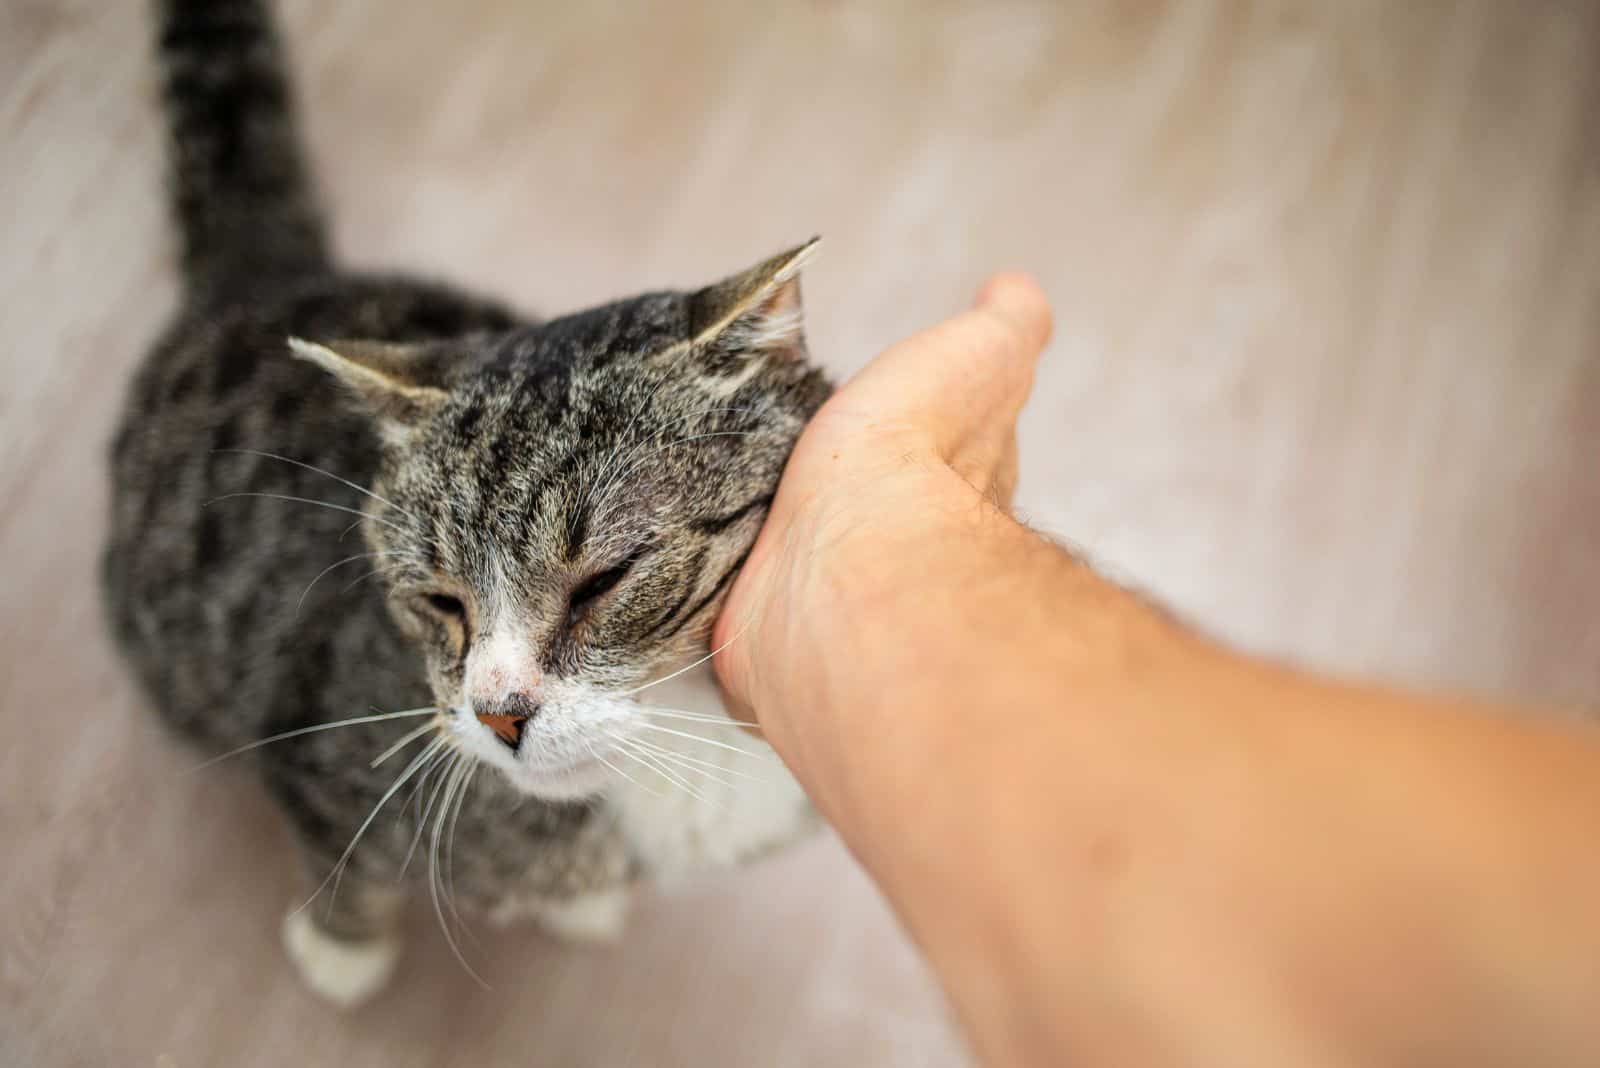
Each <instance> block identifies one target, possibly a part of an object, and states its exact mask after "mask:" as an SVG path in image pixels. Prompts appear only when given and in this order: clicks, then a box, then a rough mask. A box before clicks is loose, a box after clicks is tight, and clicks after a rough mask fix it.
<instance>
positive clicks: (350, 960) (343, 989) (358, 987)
mask: <svg viewBox="0 0 1600 1068" xmlns="http://www.w3.org/2000/svg"><path fill="white" fill-rule="evenodd" d="M283 948H284V949H285V950H287V951H288V954H289V959H290V960H291V961H293V962H294V966H295V969H296V970H297V971H298V972H299V973H300V978H301V979H303V980H304V981H305V984H306V986H308V987H310V988H311V991H312V992H313V993H315V994H316V995H317V996H318V997H320V998H322V999H323V1000H325V1001H327V1002H330V1003H331V1004H333V1005H335V1006H337V1007H338V1008H341V1009H353V1008H355V1007H356V1006H357V1005H360V1004H362V1003H363V1002H365V1001H368V1000H370V999H371V998H372V997H373V995H375V994H377V993H378V992H379V991H380V990H382V989H383V988H384V987H385V986H386V985H388V982H389V977H390V976H391V975H393V974H394V966H395V962H396V961H398V960H399V959H400V939H399V938H398V937H396V936H394V935H390V936H387V937H383V938H372V939H368V940H366V941H364V942H347V941H344V940H342V939H338V938H334V937H333V936H332V935H330V934H328V933H327V932H326V931H324V930H322V928H320V927H318V926H317V923H316V921H315V920H313V919H312V918H311V913H310V910H308V909H298V910H296V911H293V912H291V913H289V914H288V915H287V916H285V917H284V918H283Z"/></svg>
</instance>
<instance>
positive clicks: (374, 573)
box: [339, 564, 405, 594]
mask: <svg viewBox="0 0 1600 1068" xmlns="http://www.w3.org/2000/svg"><path fill="white" fill-rule="evenodd" d="M404 569H405V565H404V564H395V565H393V566H392V567H375V568H373V569H372V570H371V571H368V572H367V573H366V574H365V575H362V576H361V577H360V578H358V579H356V580H355V581H353V582H351V583H350V584H348V585H347V586H345V588H344V589H342V590H340V591H339V593H340V594H346V593H349V592H350V591H351V590H353V589H355V588H356V587H357V586H359V585H361V584H362V583H363V582H365V581H367V580H368V579H370V578H377V577H378V576H379V575H388V574H391V573H392V572H395V571H403V570H404Z"/></svg>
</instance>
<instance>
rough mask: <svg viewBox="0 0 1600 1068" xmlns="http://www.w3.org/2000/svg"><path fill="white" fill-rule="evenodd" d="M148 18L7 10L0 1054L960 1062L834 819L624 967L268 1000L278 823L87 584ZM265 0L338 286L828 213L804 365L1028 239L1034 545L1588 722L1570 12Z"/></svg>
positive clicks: (127, 273) (153, 264) (727, 243)
mask: <svg viewBox="0 0 1600 1068" xmlns="http://www.w3.org/2000/svg"><path fill="white" fill-rule="evenodd" d="M142 7H143V5H141V4H138V3H132V2H128V3H117V4H108V3H104V2H102V0H62V2H51V0H7V2H6V3H5V4H4V5H3V7H0V204H3V206H4V211H3V212H0V323H3V326H4V334H5V340H4V343H3V348H0V351H3V359H4V365H3V374H0V444H3V448H0V499H3V500H4V501H5V502H6V503H5V508H4V509H3V510H0V593H3V597H0V694H3V705H0V730H3V735H0V791H3V793H0V857H3V858H4V860H3V861H0V917H3V919H0V1063H4V1064H6V1065H77V1064H83V1065H113V1064H114V1065H163V1066H177V1068H189V1066H209V1065H281V1064H290V1063H306V1064H319V1065H321V1064H328V1065H334V1064H337V1065H349V1066H379V1065H382V1066H410V1065H447V1064H450V1065H467V1064H471V1065H502V1064H505V1065H509V1064H540V1065H590V1064H592V1065H630V1064H641V1065H684V1066H690V1065H693V1066H706V1065H762V1066H789V1065H886V1066H892V1065H908V1066H909V1065H917V1066H922V1065H942V1064H955V1063H960V1062H961V1061H962V1057H961V1055H960V1053H959V1051H958V1048H957V1046H956V1045H955V1043H954V1040H953V1037H952V1034H951V1031H950V1029H949V1027H948V1025H947V1024H946V1023H944V1022H943V1014H942V1010H941V1008H940V1004H939V1001H938V998H937V996H936V994H935V993H934V991H933V988H932V987H931V984H930V982H929V980H928V978H927V977H926V975H925V974H924V972H923V971H922V969H921V967H920V965H919V964H918V963H917V962H916V959H915V957H914V955H913V954H912V953H911V952H910V950H909V949H908V948H907V947H906V946H905V945H904V943H903V941H902V939H901V936H900V935H899V934H898V933H897V931H896V928H895V926H894V924H893V921H892V920H891V918H890V917H889V915H888V914H887V913H886V911H885V910H884V908H883V906H882V905H881V904H880V903H879V901H878V900H877V898H876V897H875V895H874V892H873V891H872V889H871V888H870V886H869V885H868V884H867V883H866V881H865V880H864V879H863V877H862V876H861V875H860V874H859V873H858V871H857V870H856V868H855V867H854V866H853V865H852V863H851V861H850V860H849V859H848V857H847V856H846V855H845V854H844V852H843V850H842V849H841V848H840V847H839V846H838V845H837V844H836V843H834V842H832V841H824V842H821V843H818V844H815V845H813V846H811V847H809V848H806V849H804V850H802V851H800V852H798V853H796V854H792V855H790V856H787V857H785V858H783V859H781V860H778V861H776V862H773V863H770V864H767V865H765V866H763V867H760V868H758V869H756V870H752V871H750V872H747V873H742V874H740V875H738V876H737V877H733V878H727V879H720V880H713V881H707V882H704V883H701V884H697V885H694V886H691V887H688V888H686V889H685V890H684V891H682V892H680V893H678V894H676V895H674V896H671V897H663V898H661V899H659V900H655V901H653V902H651V903H650V904H649V905H648V906H647V908H646V909H645V910H644V912H643V915H642V916H641V917H640V918H639V923H638V926H637V930H636V932H635V934H634V935H633V936H632V937H631V938H630V939H629V941H628V942H627V943H626V944H624V945H622V946H620V947H618V948H616V949H614V950H606V951H601V952H583V951H575V950H569V949H564V948H560V947H557V946H554V945H552V944H549V943H547V942H545V941H543V940H541V939H540V938H539V937H537V936H536V935H532V934H529V935H526V936H519V937H516V938H513V939H510V940H505V941H503V942H502V941H500V940H498V939H489V938H487V937H486V943H489V944H486V945H484V946H482V947H479V948H473V949H471V952H472V954H473V960H474V961H475V963H476V965H477V967H478V968H479V969H480V970H481V971H482V972H484V974H485V975H486V976H487V977H488V978H489V980H490V982H491V983H492V985H493V986H494V988H495V992H494V994H493V995H491V996H484V995H481V994H480V993H479V992H478V991H477V990H476V988H474V987H473V986H472V985H471V983H470V981H469V980H468V979H467V978H466V977H465V975H464V974H463V973H462V971H461V970H460V969H459V967H458V966H457V965H456V964H455V963H454V961H453V960H451V959H450V957H449V955H448V953H447V951H446V950H445V949H444V947H443V944H442V940H441V939H440V938H439V936H438V934H437V931H436V929H434V928H433V927H431V926H430V925H429V922H428V920H429V918H428V917H427V916H424V915H419V916H418V917H417V923H416V937H415V940H414V943H413V945H412V949H411V953H410V956H409V958H408V959H407V961H406V962H405V971H404V975H403V977H402V979H401V980H400V982H399V983H398V985H397V986H396V987H395V988H394V989H393V990H392V991H391V992H390V993H389V994H388V995H386V996H385V997H384V998H383V999H382V1000H381V1001H379V1002H377V1003H375V1004H374V1005H372V1006H370V1007H369V1008H368V1009H367V1010H365V1011H363V1012H361V1013H359V1014H357V1015H355V1016H353V1017H349V1018H341V1017H338V1016H336V1015H334V1014H332V1013H330V1012H328V1011H327V1010H325V1009H323V1008H322V1007H321V1006H320V1005H318V1004H316V1003H314V1002H313V1001H312V1000H310V999H309V998H308V997H307V996H306V995H305V994H304V993H302V992H301V990H300V989H299V988H298V987H297V985H296V984H295V982H294V980H293V979H292V978H291V977H290V974H289V972H288V970H287V968H286V966H285V965H284V963H283V961H282V959H281V957H280V954H279V950H278V942H277V924H278V919H279V916H280V914H281V911H282V909H283V907H284V906H285V905H286V904H287V903H288V901H289V897H290V892H291V881H290V877H289V873H288V870H287V852H286V847H285V841H284V838H283V835H282V834H281V833H280V831H279V829H278V828H277V825H276V823H275V822H274V819H273V817H272V814H271V813H270V811H269V810H268V808H267V806H266V805H265V804H264V802H263V800H262V799H261V797H260V796H259V795H258V794H257V793H256V791H255V790H253V789H252V788H251V787H250V785H249V784H248V782H246V781H244V780H242V779H240V778H239V777H237V776H230V775H227V774H222V773H218V774H213V775H200V776H187V775H185V774H184V773H183V769H184V768H185V766H186V764H187V763H189V762H190V761H191V758H188V757H186V756H185V755H183V754H180V753H178V752H176V751H175V750H174V749H173V748H172V747H170V746H169V745H168V744H167V743H166V742H165V741H164V740H163V739H162V738H161V736H160V735H159V734H157V733H156V732H155V730H154V729H153V727H152V726H151V723H150V720H149V718H148V717H147V716H146V715H145V714H144V713H143V711H142V710H141V709H139V707H138V703H137V701H136V699H135V697H134V695H133V693H132V692H131V689H130V687H129V685H128V683H127V681H126V680H125V678H124V677H123V675H122V673H121V672H120V671H119V670H118V668H117V665H116V664H115V663H114V662H113V661H112V658H111V656H110V654H109V651H108V648H107V644H106V641H105V640H104V638H103V636H102V633H101V626H100V621H99V617H98V611H97V604H96V599H95V596H96V595H95V584H94V569H95V554H96V548H97V545H98V543H99V541H100V537H101V528H102V524H103V521H104V506H103V501H104V492H105V487H104V473H103V470H102V465H101V456H102V450H103V447H104V441H105V438H106V435H107V431H108V427H109V425H110V421H111V418H112V413H113V409H114V406H115V404H116V401H117V396H118V393H119V391H120V389H121V386H122V383H123V381H124V379H125V377H126V375H127V373H128V370H129V368H130V367H131V366H132V364H133V362H134V360H135V359H136V358H137V356H138V355H139V353H140V351H141V349H142V347H143V346H144V344H145V343H146V342H147V341H148V340H149V339H150V338H151V335H152V333H153V331H155V330H156V329H157V327H158V325H159V324H160V323H161V321H162V319H163V317H164V316H165V315H166V314H167V312H168V311H169V310H170V309H171V307H172V305H173V300H174V284H173V280H172V273H171V259H172V244H171V240H170V237H169V235H168V233H167V231H166V230H165V228H164V224H163V216H162V207H161V201H160V197H159V191H158V183H159V173H160V167H159V159H158V154H157V153H158V143H159V142H158V135H157V125H156V119H155V115H154V110H153V107H152V104H151V84H152V79H151V72H150V70H149V68H148V64H147V61H146V53H145V48H144V41H145V30H146V27H145V25H144V17H143V12H142ZM773 7H776V5H773ZM286 18H287V22H288V25H289V27H290V35H291V39H292V42H293V44H294V46H295V47H296V49H297V52H296V56H297V62H298V65H299V67H300V69H301V70H300V72H301V74H302V76H303V95H304V96H305V97H306V98H307V99H308V100H309V101H310V102H311V111H312V115H311V117H310V121H309V127H310V129H309V134H310V138H311V141H312V144H313V146H314V154H315V157H316V159H317V162H318V164H319V165H320V168H321V171H322V173H323V175H324V177H325V184H326V188H327V191H328V194H329V199H330V201H331V204H332V206H333V208H334V210H335V211H336V213H337V219H338V240H339V244H340V246H341V248H342V249H343V250H344V251H345V252H346V254H347V255H348V256H349V258H350V259H352V260H354V261H358V262H360V263H363V264H386V265H398V266H406V267H415V268H424V269H427V270H430V271H435V272H441V273H444V274H446V275H448V276H451V277H453V278H456V279H459V280H463V281H467V282H471V283H475V284H478V285H481V286H483V287H486V288H489V289H493V290H496V291H499V292H501V293H503V294H506V295H508V296H510V297H512V298H514V299H516V300H518V301H521V302H523V303H525V304H527V305H528V306H530V307H533V308H537V309H542V310H547V311H554V310H560V309H566V308H572V307H574V306H577V305H580V304H583V303H585V302H588V301H593V300H597V299H600V298H605V297H610V296H614V295H617V294H619V293H621V292H624V291H629V290H635V289H640V288H644V287H647V286H659V285H668V284H687V283H690V282H695V281H699V280H705V279H709V278H711V277H713V276H716V275H718V274H719V273H721V272H725V271H727V270H730V269H732V268H735V267H739V266H741V265H744V264H746V263H749V262H751V261H753V260H755V259H756V258H758V257H760V256H762V255H764V254H766V253H768V252H770V251H772V250H775V249H778V248H780V247H782V246H784V244H785V243H789V242H793V241H795V240H796V239H800V238H804V237H806V236H808V235H810V234H812V233H814V232H819V231H820V232H821V233H823V234H824V235H825V236H826V244H825V248H824V255H823V256H822V257H821V259H820V261H819V262H818V264H817V266H816V268H815V269H814V270H813V271H812V273H811V274H810V276H809V277H808V282H807V284H808V292H807V298H808V305H809V309H810V314H811V329H812V336H813V340H814V345H815V349H816V351H817V353H818V354H819V355H820V357H821V358H822V359H823V360H825V361H826V362H827V363H828V365H829V366H831V367H832V368H834V369H835V370H837V371H838V372H840V373H847V372H849V371H851V370H852V369H854V368H856V367H858V366H860V365H861V363H862V362H863V361H864V360H866V359H867V358H868V357H869V356H870V355H871V354H872V353H873V352H874V351H875V350H876V349H877V348H879V347H880V346H882V345H883V344H885V343H886V342H888V341H890V340H891V339H893V338H895V337H896V336H898V335H900V334H902V333H904V332H906V331H908V330H910V329H912V328H914V327H916V326H918V325H919V324H922V323H925V322H927V321H929V320H930V319H932V318H935V317H937V316H940V315H942V314H944V313H946V312H948V311H950V310H952V309H954V308H956V307H958V306H959V305H960V304H962V303H963V302H964V300H965V299H966V297H967V295H968V293H969V292H970V290H971V289H972V288H973V286H974V285H975V284H976V283H977V282H978V280H979V279H980V278H981V277H982V276H983V274H984V273H985V272H987V271H990V270H991V269H995V268H999V267H1004V266H1012V265H1020V266H1025V267H1028V268H1030V269H1032V270H1033V271H1035V272H1037V274H1038V275H1039V277H1040V278H1041V280H1042V281H1043V282H1044V284H1045V287H1046V288H1047V289H1048V291H1049V292H1050V293H1051V295H1052V296H1053V298H1054V300H1055V302H1056V306H1057V310H1058V317H1059V318H1058V321H1059V324H1060V326H1059V332H1058V337H1057V341H1056V343H1055V344H1054V345H1053V347H1052V349H1051V351H1050V353H1049V354H1048V358H1047V359H1048V362H1047V365H1046V367H1045V368H1044V371H1043V373H1042V375H1041V377H1040V381H1039V390H1038V395H1037V396H1036V398H1035V400H1034V403H1033V405H1032V407H1031V409H1030V411H1029V412H1028V414H1027V417H1026V426H1025V440H1024V472H1023V485H1022V494H1021V495H1022V499H1023V502H1024V505H1025V508H1026V510H1027V512H1028V513H1029V514H1030V515H1031V516H1032V518H1033V519H1034V521H1035V522H1037V523H1039V524H1041V525H1043V526H1045V527H1048V528H1049V529H1051V530H1053V531H1056V532H1058V533H1060V534H1062V535H1064V536H1067V537H1070V538H1071V539H1073V540H1075V541H1077V542H1078V543H1080V544H1082V545H1083V546H1085V547H1086V548H1087V549H1088V550H1090V551H1091V552H1092V553H1093V554H1094V555H1096V556H1097V557H1098V558H1099V559H1101V560H1102V561H1103V562H1104V563H1105V564H1106V565H1107V566H1110V567H1112V568H1114V569H1115V570H1116V572H1117V573H1118V574H1121V575H1123V576H1125V577H1127V578H1129V579H1131V580H1133V581H1136V582H1138V583H1139V584H1141V585H1142V586H1144V587H1145V588H1147V589H1150V590H1152V591H1155V592H1156V593H1158V594H1160V595H1161V596H1162V597H1164V598H1165V599H1167V600H1169V601H1170V602H1173V603H1174V604H1176V605H1177V606H1178V607H1179V608H1180V609H1182V610H1183V611H1184V612H1186V613H1188V614H1189V615H1190V616H1192V617H1193V618H1195V619H1196V620H1198V621H1200V622H1202V623H1204V624H1205V625H1207V626H1209V627H1211V628H1213V629H1214V630H1216V631H1218V632H1221V633H1223V634H1225V635H1228V636H1229V637H1231V638H1233V639H1234V640H1236V641H1239V642H1241V643H1244V644H1246V645H1248V646H1250V647H1252V648H1255V649H1259V650H1262V651H1266V652H1270V653H1273V654H1275V655H1280V656H1287V657H1293V658H1295V659H1298V660H1302V661H1305V662H1309V663H1312V664H1317V665H1320V666H1323V667H1326V668H1329V669H1335V670H1340V671H1348V672H1356V673H1362V674H1370V675H1379V676H1384V677H1388V678H1393V679H1399V680H1404V681H1408V682H1414V683H1426V684H1445V685H1449V686H1453V687H1457V688H1463V689H1469V690H1476V691H1487V692H1511V693H1521V694H1526V695H1530V696H1536V697H1543V698H1549V699H1554V700H1561V701H1566V702H1573V703H1586V704H1596V703H1600V137H1597V131H1600V9H1597V7H1596V5H1593V4H1581V3H1572V4H1567V5H1562V4H1558V3H1539V2H1536V0H1531V2H1529V3H1524V4H1506V3H1498V2H1495V0H1481V2H1460V3H1428V2H1424V0H1418V2H1414V3H1405V4H1396V3H1381V2H1371V3H1357V2H1350V3H1339V4H1331V3H1315V2H1311V0H1307V2H1305V3H1303V4H1285V5H1279V6H1274V5H1270V4H1264V5H1259V6H1255V7H1246V6H1244V5H1237V4H1227V3H1207V2H1195V3H1183V4H1166V3H1160V2H1157V0H1139V2H1124V3H1096V2H1082V0H1074V2H1071V3H1066V2H1062V3H1053V4H1045V3H1040V4H1038V5H1027V4H1022V3H1003V2H985V3H981V4H980V3H971V4H954V3H943V4H920V3H910V2H905V3H900V4H892V3H884V4H866V3H845V2H821V0H818V2H813V3H793V4H788V5H784V6H783V8H782V10H769V5H764V4H750V3H746V2H743V0H723V2H720V3H715V4H700V5H688V4H671V5H667V4H658V5H650V6H648V7H646V6H644V5H633V4H624V3H618V2H611V3H604V4H555V3H524V2H516V0H498V2H497V0H468V2H463V3H458V4H453V5H449V10H448V13H446V9H445V7H444V6H441V5H437V4H420V3H419V4H395V3H388V2H385V3H380V2H378V0H349V2H345V3H340V4H327V3H321V2H318V0H294V2H292V3H289V4H287V11H286ZM1351 773H1352V774H1353V775H1356V774H1359V769H1355V768H1353V769H1351Z"/></svg>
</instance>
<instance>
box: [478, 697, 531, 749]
mask: <svg viewBox="0 0 1600 1068" xmlns="http://www.w3.org/2000/svg"><path fill="white" fill-rule="evenodd" d="M538 713H539V706H538V704H537V703H536V702H535V701H534V700H533V699H532V698H531V697H529V696H528V695H527V694H522V693H514V694H509V695H507V696H506V697H503V698H501V699H500V700H498V701H494V702H490V703H486V704H477V703H474V705H473V708H472V714H473V716H474V717H475V718H476V719H477V721H478V722H479V723H481V724H483V725H484V726H485V727H488V728H489V729H490V730H491V731H493V732H494V736H495V737H496V738H498V739H500V740H501V741H502V742H504V743H505V744H506V745H507V746H509V747H510V748H511V750H512V751H513V752H515V751H516V748H517V746H519V745H521V744H522V732H523V730H524V729H525V728H526V727H527V725H528V721H529V720H530V719H532V718H533V717H534V716H536V715H538Z"/></svg>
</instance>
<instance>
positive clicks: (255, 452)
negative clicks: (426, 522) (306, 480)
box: [211, 449, 417, 519]
mask: <svg viewBox="0 0 1600 1068" xmlns="http://www.w3.org/2000/svg"><path fill="white" fill-rule="evenodd" d="M211 451H212V452H232V453H240V454H242V455H245V456H261V457H264V458H266V459H268V460H281V461H283V462H284V463H286V464H293V465H294V466H296V467H302V468H305V469H306V470H307V471H315V472H316V473H317V474H319V475H326V476H327V477H328V478H331V479H333V480H334V481H335V482H342V483H343V484H344V485H346V486H349V487H350V488H351V489H353V490H355V491H356V492H357V493H364V494H366V495H367V496H368V497H371V498H372V499H373V500H375V501H378V502H379V503H381V504H387V505H388V506H389V507H390V508H393V509H394V510H395V511H397V512H399V513H400V514H401V515H403V516H407V517H409V518H411V519H416V518H417V517H416V516H415V515H413V514H412V513H411V512H409V511H407V510H406V509H404V508H402V507H400V506H399V505H398V504H395V503H394V502H393V501H391V500H390V499H389V498H387V497H385V496H383V495H382V494H379V493H374V492H373V491H372V490H370V489H368V488H367V487H365V486H363V485H360V484H358V483H355V482H351V481H350V480H349V479H348V478H341V477H340V476H338V475H336V474H334V473H333V472H332V471H329V470H326V469H325V468H321V467H318V466H316V465H315V464H308V463H306V462H305V461H303V460H296V459H293V458H291V457H288V456H279V455H278V454H277V453H275V452H262V451H261V450H259V449H212V450H211Z"/></svg>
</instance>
